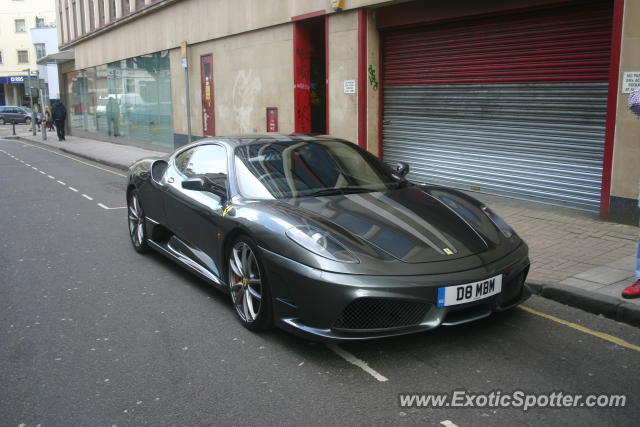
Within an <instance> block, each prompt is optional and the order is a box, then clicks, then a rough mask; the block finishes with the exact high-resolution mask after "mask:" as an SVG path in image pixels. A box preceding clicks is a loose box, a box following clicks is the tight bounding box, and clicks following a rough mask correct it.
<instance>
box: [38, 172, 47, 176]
mask: <svg viewBox="0 0 640 427" xmlns="http://www.w3.org/2000/svg"><path fill="white" fill-rule="evenodd" d="M38 172H40V173H41V174H42V175H46V173H44V171H38Z"/></svg>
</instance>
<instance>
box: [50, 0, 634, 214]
mask: <svg viewBox="0 0 640 427" xmlns="http://www.w3.org/2000/svg"><path fill="white" fill-rule="evenodd" d="M56 8H57V12H56V13H57V17H58V21H59V25H58V37H59V43H60V45H61V48H62V49H73V52H74V60H73V61H69V62H67V63H65V64H64V65H63V66H62V71H61V72H62V73H63V75H64V88H63V90H62V92H63V93H64V97H65V100H66V103H67V105H68V107H69V112H70V125H71V132H72V133H76V134H90V135H93V136H95V137H100V138H104V139H109V140H114V141H123V142H125V143H133V144H142V145H145V146H149V147H155V148H160V149H166V150H171V149H173V148H175V147H179V146H181V145H183V144H185V143H186V142H187V141H188V139H189V129H190V130H191V136H192V138H200V137H203V136H213V135H230V134H246V133H256V132H271V131H278V132H283V133H290V132H301V133H328V134H331V135H334V136H337V137H341V138H345V139H348V140H350V141H353V142H354V143H357V144H358V145H360V146H361V147H363V148H365V149H367V150H369V151H371V152H372V153H374V154H376V155H378V156H380V157H382V158H383V159H384V160H385V161H387V162H390V163H393V162H397V161H405V162H408V163H409V164H410V165H411V170H412V172H411V175H410V177H411V178H412V179H414V180H417V181H424V182H430V183H436V184H444V185H449V186H453V187H457V188H461V189H466V190H472V191H482V192H488V193H494V194H501V195H507V196H512V197H516V198H522V199H528V200H536V201H542V202H547V203H551V204H556V205H562V206H567V207H572V208H577V209H582V210H586V211H591V212H599V213H600V216H601V217H602V218H608V219H611V220H614V221H619V222H626V223H637V221H638V218H639V213H640V209H639V208H638V199H639V194H638V192H639V188H640V185H639V183H640V168H638V165H639V164H640V135H639V132H640V131H639V129H640V123H639V122H638V121H637V120H635V119H634V118H633V116H632V115H631V113H630V112H629V111H627V109H626V102H627V97H628V95H627V93H628V92H629V91H630V90H631V89H632V88H633V87H636V86H637V85H639V84H640V25H639V24H640V0H581V1H575V0H517V1H513V0H486V1H483V2H477V1H474V0H451V1H447V2H445V1H441V0H419V1H382V0H343V1H330V0H278V1H263V0H56ZM62 49H61V50H62ZM189 124H190V126H189Z"/></svg>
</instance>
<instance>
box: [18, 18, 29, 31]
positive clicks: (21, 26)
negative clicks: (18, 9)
mask: <svg viewBox="0 0 640 427" xmlns="http://www.w3.org/2000/svg"><path fill="white" fill-rule="evenodd" d="M15 22H16V33H25V32H26V31H27V28H26V27H25V24H24V19H16V21H15Z"/></svg>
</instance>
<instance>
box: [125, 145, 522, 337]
mask: <svg viewBox="0 0 640 427" xmlns="http://www.w3.org/2000/svg"><path fill="white" fill-rule="evenodd" d="M408 172H409V166H408V165H407V164H406V163H402V162H400V163H398V164H397V165H394V166H390V165H387V164H385V163H383V162H382V161H381V160H379V159H378V158H377V157H375V156H374V155H372V154H371V153H369V152H368V151H366V150H363V149H361V148H360V147H358V146H357V145H355V144H352V143H350V142H348V141H344V140H341V139H338V138H333V137H329V136H322V137H312V136H305V135H281V134H267V135H253V136H238V137H224V138H222V137H221V138H217V137H216V138H208V139H203V140H199V141H197V142H195V143H192V144H190V145H186V146H183V147H181V148H179V149H177V150H176V151H175V152H174V153H172V154H170V155H167V156H165V157H161V158H147V159H142V160H139V161H138V162H136V163H134V164H133V165H132V166H131V168H130V171H129V176H128V183H127V190H126V200H127V206H128V223H129V234H130V237H131V242H132V244H133V248H134V249H135V250H136V251H138V252H140V253H144V252H146V251H147V250H149V249H154V250H156V251H158V252H160V253H161V254H163V255H165V256H167V257H168V258H170V259H171V260H173V261H175V262H177V263H178V264H180V265H182V266H183V267H185V268H186V269H188V270H190V271H192V272H193V273H195V274H197V275H198V276H200V277H201V278H202V279H204V280H205V281H207V282H209V283H210V284H211V285H213V286H215V287H216V288H218V289H220V290H221V291H223V292H226V293H228V294H229V295H230V299H231V303H232V305H233V307H234V309H235V310H234V311H235V314H236V316H237V318H238V319H239V321H240V322H241V324H242V325H244V326H245V327H247V328H248V329H250V330H253V331H261V330H265V329H267V328H270V327H272V326H273V325H275V326H277V327H280V328H282V329H285V330H287V331H290V332H293V333H295V334H298V335H300V336H303V337H305V338H308V339H315V340H362V339H371V338H380V337H386V336H392V335H401V334H408V333H413V332H419V331H424V330H428V329H432V328H435V327H437V326H440V325H457V324H462V323H465V322H470V321H473V320H477V319H481V318H484V317H486V316H489V315H490V314H491V313H493V312H496V311H501V310H505V309H508V308H511V307H513V306H515V305H517V304H519V303H520V302H522V301H523V300H525V299H527V298H528V297H529V296H530V295H531V291H530V290H529V288H528V287H527V286H526V284H525V279H526V277H527V272H528V270H529V264H530V263H529V257H528V248H527V245H526V244H525V242H524V241H522V239H520V237H519V236H518V235H517V234H516V233H515V231H514V230H513V229H512V228H511V227H510V226H509V225H508V224H507V223H506V222H505V221H504V220H503V219H502V218H501V217H500V216H498V215H497V214H496V213H494V212H493V211H492V210H491V209H490V208H488V207H487V206H485V205H484V204H482V203H481V202H479V201H477V200H476V199H474V198H472V197H470V196H469V195H467V194H465V193H463V192H461V191H457V190H454V189H451V188H446V187H442V186H437V185H427V184H419V183H414V182H412V181H410V180H409V179H408V176H407V174H408Z"/></svg>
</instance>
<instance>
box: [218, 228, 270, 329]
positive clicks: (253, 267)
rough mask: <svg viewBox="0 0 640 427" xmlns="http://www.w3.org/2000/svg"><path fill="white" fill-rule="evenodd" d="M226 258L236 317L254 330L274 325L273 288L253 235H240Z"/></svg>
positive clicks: (230, 291)
mask: <svg viewBox="0 0 640 427" xmlns="http://www.w3.org/2000/svg"><path fill="white" fill-rule="evenodd" d="M226 259H227V277H228V283H229V293H230V295H231V303H232V304H233V308H234V309H235V310H234V311H235V313H236V317H237V318H238V320H240V323H242V325H243V326H244V327H246V328H247V329H249V330H252V331H256V332H258V331H264V330H267V329H269V328H271V327H272V326H273V303H272V300H271V290H270V287H269V284H268V283H267V277H266V275H265V273H264V263H263V262H262V258H261V256H260V252H259V250H258V246H257V245H256V243H255V242H254V241H253V239H251V238H250V237H248V236H240V237H238V238H236V239H235V240H234V241H233V244H232V245H231V246H230V247H229V251H228V253H227V257H226ZM256 304H257V305H258V307H257V308H256Z"/></svg>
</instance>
